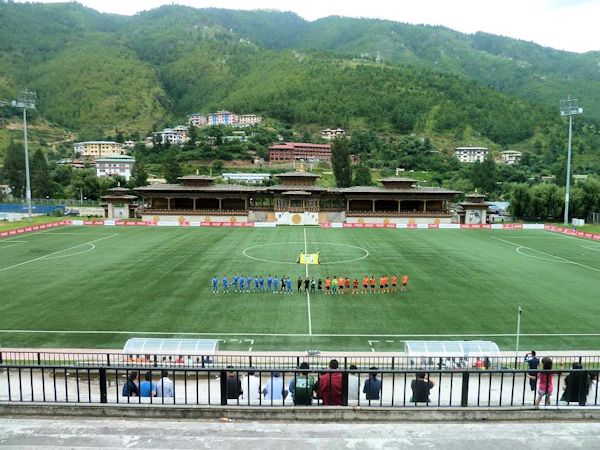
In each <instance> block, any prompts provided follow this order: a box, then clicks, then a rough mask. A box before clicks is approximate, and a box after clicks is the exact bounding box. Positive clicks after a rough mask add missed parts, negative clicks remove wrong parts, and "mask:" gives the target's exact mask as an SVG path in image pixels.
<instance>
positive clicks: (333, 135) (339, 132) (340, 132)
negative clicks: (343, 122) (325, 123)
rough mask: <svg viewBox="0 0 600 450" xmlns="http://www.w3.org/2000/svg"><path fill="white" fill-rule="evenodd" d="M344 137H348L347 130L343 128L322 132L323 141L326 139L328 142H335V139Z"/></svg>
mask: <svg viewBox="0 0 600 450" xmlns="http://www.w3.org/2000/svg"><path fill="white" fill-rule="evenodd" d="M344 137H346V130H344V129H343V128H336V129H335V130H332V129H331V128H325V129H324V130H321V139H325V140H326V141H333V140H334V139H337V138H344Z"/></svg>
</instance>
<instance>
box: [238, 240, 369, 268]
mask: <svg viewBox="0 0 600 450" xmlns="http://www.w3.org/2000/svg"><path fill="white" fill-rule="evenodd" d="M290 245H299V246H300V247H299V248H300V249H303V248H304V241H296V242H274V243H268V244H258V245H253V246H251V247H248V248H245V249H244V250H243V251H242V255H244V256H245V257H246V258H250V259H253V260H255V261H261V262H267V263H275V264H291V265H298V263H297V262H296V261H295V260H296V256H297V255H296V256H294V255H292V256H291V258H286V259H285V260H281V259H275V258H273V259H269V258H261V257H260V256H261V255H260V251H258V252H257V251H256V249H265V248H266V249H267V250H266V252H267V254H268V253H269V249H270V248H273V247H289V246H290ZM312 245H313V246H314V245H315V244H314V243H313V244H312ZM326 246H334V247H345V248H348V249H354V250H355V251H357V252H360V254H359V256H358V257H356V258H346V259H339V260H331V259H329V258H328V257H327V256H326V255H325V260H324V262H319V265H326V264H342V263H343V264H345V263H349V262H354V261H360V260H361V259H365V258H366V257H368V256H369V251H368V250H367V249H366V248H363V247H359V246H357V245H349V244H334V243H329V242H321V243H319V244H318V247H319V252H320V253H321V254H322V255H323V252H322V251H321V247H326ZM299 252H300V250H298V253H299ZM252 253H254V254H256V253H259V256H254V255H253V254H252ZM321 258H323V256H322V257H321ZM290 259H291V260H290Z"/></svg>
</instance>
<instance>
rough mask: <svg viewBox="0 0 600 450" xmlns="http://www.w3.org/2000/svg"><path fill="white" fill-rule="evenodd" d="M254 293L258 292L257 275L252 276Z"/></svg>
mask: <svg viewBox="0 0 600 450" xmlns="http://www.w3.org/2000/svg"><path fill="white" fill-rule="evenodd" d="M254 292H258V275H254Z"/></svg>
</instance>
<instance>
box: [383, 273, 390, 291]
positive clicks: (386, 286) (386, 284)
mask: <svg viewBox="0 0 600 450" xmlns="http://www.w3.org/2000/svg"><path fill="white" fill-rule="evenodd" d="M383 290H384V292H390V279H389V278H388V276H387V275H384V276H383Z"/></svg>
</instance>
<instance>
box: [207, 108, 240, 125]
mask: <svg viewBox="0 0 600 450" xmlns="http://www.w3.org/2000/svg"><path fill="white" fill-rule="evenodd" d="M207 120H208V124H209V125H211V126H215V125H236V124H237V123H238V122H239V116H238V115H237V114H235V113H232V112H230V111H217V112H214V113H210V114H209V115H208V117H207Z"/></svg>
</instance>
